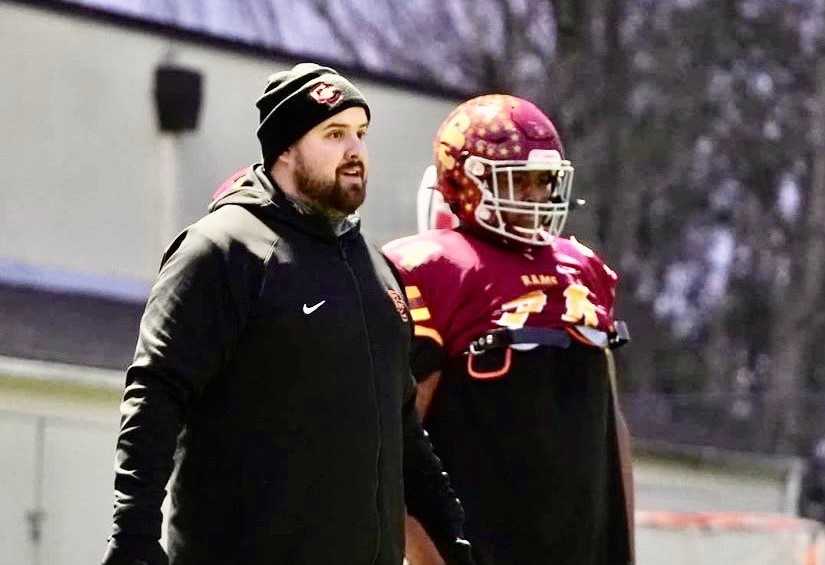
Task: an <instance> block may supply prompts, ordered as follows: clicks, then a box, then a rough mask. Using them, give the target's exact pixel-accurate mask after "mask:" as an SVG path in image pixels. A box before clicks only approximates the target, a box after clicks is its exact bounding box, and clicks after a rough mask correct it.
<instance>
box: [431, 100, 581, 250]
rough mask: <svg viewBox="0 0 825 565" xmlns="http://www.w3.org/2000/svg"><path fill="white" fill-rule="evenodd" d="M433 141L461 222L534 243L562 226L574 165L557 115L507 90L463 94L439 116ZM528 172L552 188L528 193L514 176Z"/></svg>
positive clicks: (440, 180)
mask: <svg viewBox="0 0 825 565" xmlns="http://www.w3.org/2000/svg"><path fill="white" fill-rule="evenodd" d="M434 149H435V163H436V171H437V183H436V188H437V189H438V190H439V191H440V192H441V193H442V194H443V196H444V200H445V201H446V202H447V203H448V204H449V205H450V208H451V210H452V211H453V213H454V214H456V215H457V216H458V218H459V219H460V220H461V222H462V223H463V224H465V225H472V226H479V227H481V228H484V229H486V230H490V231H492V232H494V233H497V234H499V235H501V236H503V237H506V238H509V239H512V240H515V241H518V242H521V243H525V244H528V245H549V244H550V243H552V241H553V238H554V237H555V236H557V235H559V234H560V233H561V231H562V229H563V228H564V223H565V220H566V219H567V213H568V210H569V207H570V191H571V187H572V183H573V166H572V165H571V163H570V161H567V160H565V159H564V150H563V148H562V144H561V140H560V139H559V135H558V133H557V132H556V128H555V126H554V125H553V122H551V121H550V119H549V118H548V117H547V116H545V115H544V113H542V111H541V110H539V109H538V108H537V107H536V106H535V105H534V104H532V103H531V102H528V101H527V100H523V99H521V98H517V97H515V96H509V95H504V94H492V95H486V96H480V97H478V98H473V99H472V100H469V101H467V102H464V103H463V104H461V105H460V106H458V107H457V108H456V109H455V110H453V112H452V113H451V114H450V115H449V116H448V117H447V119H446V120H445V121H444V122H443V123H442V124H441V127H440V128H439V130H438V133H437V135H436V138H435V147H434ZM529 174H539V175H540V176H537V177H534V178H541V179H543V180H542V181H541V184H542V186H544V183H546V190H544V192H543V193H542V195H541V197H540V198H537V199H536V198H533V199H531V200H529V201H528V200H526V199H523V198H521V197H520V196H519V190H518V186H517V185H518V184H519V183H518V181H516V182H514V178H522V177H520V175H529ZM530 182H535V181H530ZM523 215H526V216H523ZM513 218H519V221H518V222H515V221H513ZM525 218H529V221H527V220H526V219H525ZM508 219H510V221H509V222H508V221H507V220H508Z"/></svg>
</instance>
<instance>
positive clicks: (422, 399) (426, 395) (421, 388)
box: [415, 369, 441, 422]
mask: <svg viewBox="0 0 825 565" xmlns="http://www.w3.org/2000/svg"><path fill="white" fill-rule="evenodd" d="M439 382H441V370H440V369H439V370H436V371H433V372H432V373H430V374H429V375H428V376H426V377H424V378H420V379H419V381H418V394H417V395H416V398H415V410H416V412H418V417H419V418H421V421H422V422H423V421H424V418H425V417H426V416H427V411H428V410H429V408H430V403H431V402H432V400H433V395H434V394H435V390H436V389H437V388H438V383H439Z"/></svg>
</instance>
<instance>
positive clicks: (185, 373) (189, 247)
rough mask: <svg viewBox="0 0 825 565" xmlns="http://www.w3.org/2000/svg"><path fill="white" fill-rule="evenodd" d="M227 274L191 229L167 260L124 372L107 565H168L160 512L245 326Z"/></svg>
mask: <svg viewBox="0 0 825 565" xmlns="http://www.w3.org/2000/svg"><path fill="white" fill-rule="evenodd" d="M227 271H228V269H227V261H226V258H225V256H224V253H223V252H222V251H221V250H219V249H218V248H217V246H216V245H215V244H214V243H213V242H212V241H210V240H209V239H208V238H207V237H205V236H204V235H202V234H200V233H198V232H197V231H194V230H192V229H190V231H188V232H184V233H183V234H182V235H181V236H179V237H178V239H177V240H176V241H175V242H174V243H173V244H172V245H171V246H170V248H169V250H168V251H167V252H166V254H165V255H164V259H163V262H162V266H161V270H160V273H159V275H158V277H157V280H156V282H155V284H154V286H153V288H152V291H151V293H150V296H149V300H148V303H147V306H146V310H145V312H144V314H143V318H142V320H141V323H140V333H139V337H138V343H137V349H136V352H135V358H134V362H133V363H132V365H131V366H130V367H129V369H128V370H127V372H126V386H125V390H124V393H123V399H122V402H121V405H120V411H121V427H120V434H119V436H118V439H117V446H116V455H115V496H114V527H113V533H112V537H111V538H110V543H109V548H108V550H107V554H106V556H105V557H104V563H106V564H112V565H114V564H121V563H123V564H132V563H137V562H139V561H140V560H143V561H145V562H146V563H148V564H150V565H154V564H155V563H161V562H163V558H162V557H160V556H159V553H158V550H159V547H158V539H159V537H160V533H161V521H162V516H161V511H160V507H161V503H162V502H163V498H164V496H165V487H166V483H167V481H168V480H169V476H170V474H171V471H172V467H173V461H172V458H173V454H174V452H175V449H176V445H177V437H178V434H179V432H180V430H181V428H182V426H183V424H184V421H185V417H186V412H187V409H188V407H189V406H190V405H191V403H192V401H193V399H194V398H195V397H196V396H197V395H198V393H199V392H200V391H201V390H202V389H203V388H204V387H205V386H206V384H207V383H208V382H209V380H210V378H212V377H213V376H214V375H215V374H216V373H217V372H218V371H219V370H220V368H221V367H222V365H223V364H224V362H225V359H226V357H227V355H228V354H229V351H230V350H231V348H232V345H233V343H234V341H235V339H236V336H237V335H238V333H239V332H240V328H241V327H242V325H243V319H244V315H243V313H242V311H241V309H239V308H238V306H237V304H238V300H236V299H234V298H233V294H235V295H237V289H234V290H236V292H234V293H233V289H232V288H231V286H232V285H231V284H230V277H229V276H228V272H227ZM160 554H162V551H161V552H160Z"/></svg>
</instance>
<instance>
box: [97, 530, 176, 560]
mask: <svg viewBox="0 0 825 565" xmlns="http://www.w3.org/2000/svg"><path fill="white" fill-rule="evenodd" d="M102 565H169V558H168V557H167V556H166V552H165V551H163V548H162V547H161V546H160V543H159V542H158V540H155V539H148V538H130V537H128V536H118V537H117V538H114V537H113V538H110V539H109V547H107V548H106V553H105V554H104V555H103V562H102Z"/></svg>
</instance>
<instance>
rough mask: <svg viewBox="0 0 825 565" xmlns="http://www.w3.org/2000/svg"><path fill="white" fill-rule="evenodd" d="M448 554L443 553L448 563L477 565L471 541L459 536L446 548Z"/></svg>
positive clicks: (453, 564) (451, 564) (449, 564)
mask: <svg viewBox="0 0 825 565" xmlns="http://www.w3.org/2000/svg"><path fill="white" fill-rule="evenodd" d="M444 551H445V553H446V555H442V557H443V558H444V563H445V564H446V565H475V561H474V560H473V553H472V550H471V547H470V542H468V541H467V540H465V539H461V538H457V539H456V540H455V541H453V543H451V544H450V545H449V546H448V547H447V548H446V549H445V550H444Z"/></svg>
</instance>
